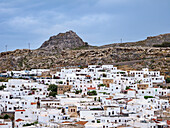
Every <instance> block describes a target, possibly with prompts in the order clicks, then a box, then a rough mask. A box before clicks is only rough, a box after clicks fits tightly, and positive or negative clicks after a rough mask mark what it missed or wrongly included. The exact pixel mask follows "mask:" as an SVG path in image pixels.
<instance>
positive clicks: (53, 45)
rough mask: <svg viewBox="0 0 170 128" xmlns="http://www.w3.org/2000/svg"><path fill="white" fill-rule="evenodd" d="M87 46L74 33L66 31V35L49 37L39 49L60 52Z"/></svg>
mask: <svg viewBox="0 0 170 128" xmlns="http://www.w3.org/2000/svg"><path fill="white" fill-rule="evenodd" d="M87 46H88V43H86V42H84V41H83V40H82V39H81V38H80V37H79V36H78V35H77V34H76V33H75V32H73V31H68V32H66V33H59V34H58V35H56V36H51V37H50V39H49V40H47V41H45V42H44V43H43V44H42V45H41V47H40V48H39V49H44V50H52V51H58V52H60V51H62V50H68V49H75V48H79V47H87Z"/></svg>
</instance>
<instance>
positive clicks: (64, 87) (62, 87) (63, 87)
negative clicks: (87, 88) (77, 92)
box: [57, 85, 72, 94]
mask: <svg viewBox="0 0 170 128" xmlns="http://www.w3.org/2000/svg"><path fill="white" fill-rule="evenodd" d="M57 86H58V88H57V94H64V93H65V92H69V91H70V90H71V88H72V85H57Z"/></svg>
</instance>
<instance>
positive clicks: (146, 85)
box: [137, 84, 148, 90]
mask: <svg viewBox="0 0 170 128" xmlns="http://www.w3.org/2000/svg"><path fill="white" fill-rule="evenodd" d="M137 87H138V90H143V89H147V88H148V84H138V85H137Z"/></svg>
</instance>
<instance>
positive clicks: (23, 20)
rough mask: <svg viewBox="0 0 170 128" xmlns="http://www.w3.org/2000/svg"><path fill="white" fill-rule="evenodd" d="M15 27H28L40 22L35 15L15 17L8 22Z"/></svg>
mask: <svg viewBox="0 0 170 128" xmlns="http://www.w3.org/2000/svg"><path fill="white" fill-rule="evenodd" d="M7 23H8V24H9V25H10V26H11V27H13V28H18V29H19V28H28V27H30V26H32V25H36V24H38V23H39V22H38V21H37V20H36V19H35V18H33V17H28V16H27V17H14V18H12V19H10V20H9V21H8V22H7Z"/></svg>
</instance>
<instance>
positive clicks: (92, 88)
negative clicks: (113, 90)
mask: <svg viewBox="0 0 170 128" xmlns="http://www.w3.org/2000/svg"><path fill="white" fill-rule="evenodd" d="M87 89H88V90H95V89H96V88H95V87H89V88H87Z"/></svg>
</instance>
